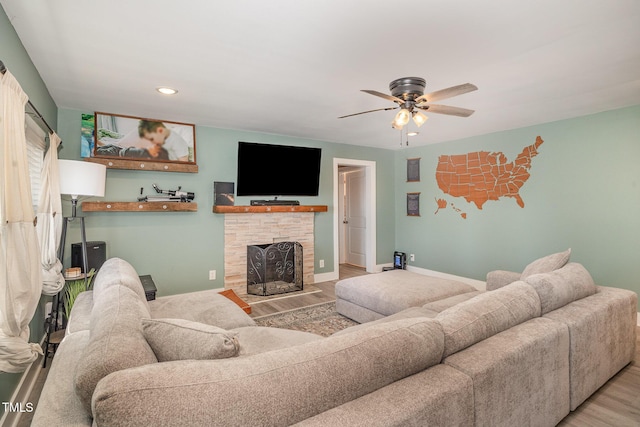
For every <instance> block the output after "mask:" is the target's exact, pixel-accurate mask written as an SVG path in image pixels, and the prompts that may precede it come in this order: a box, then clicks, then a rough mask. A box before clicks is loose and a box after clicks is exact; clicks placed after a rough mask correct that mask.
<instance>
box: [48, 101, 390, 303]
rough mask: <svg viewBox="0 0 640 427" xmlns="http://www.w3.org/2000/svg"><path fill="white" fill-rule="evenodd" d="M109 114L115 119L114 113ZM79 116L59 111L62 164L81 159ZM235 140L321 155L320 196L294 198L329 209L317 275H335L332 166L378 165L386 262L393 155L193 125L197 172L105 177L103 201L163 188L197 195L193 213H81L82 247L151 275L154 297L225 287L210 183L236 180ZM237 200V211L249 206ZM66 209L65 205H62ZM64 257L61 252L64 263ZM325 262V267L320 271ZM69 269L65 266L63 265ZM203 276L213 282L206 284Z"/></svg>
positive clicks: (380, 244) (380, 235) (318, 237)
mask: <svg viewBox="0 0 640 427" xmlns="http://www.w3.org/2000/svg"><path fill="white" fill-rule="evenodd" d="M113 113H118V112H117V111H115V112H113ZM80 118H81V112H80V111H76V110H65V109H60V111H59V122H58V127H59V134H60V136H61V138H62V139H63V140H64V141H65V148H64V150H62V151H61V152H60V158H66V159H77V158H79V156H80ZM238 141H251V142H265V143H277V144H286V145H304V146H312V147H320V148H322V164H321V169H322V171H321V175H320V193H319V196H317V197H302V198H297V199H299V200H300V202H301V203H302V204H319V205H328V206H329V211H328V212H326V213H317V214H315V230H316V231H315V241H316V243H315V260H316V262H315V266H316V268H315V273H316V274H322V273H329V272H333V271H334V269H335V266H334V265H333V209H334V208H333V206H332V204H333V170H332V168H333V159H334V158H348V159H357V160H368V161H375V162H376V171H377V176H376V180H377V183H378V185H377V196H376V197H377V200H378V201H379V203H378V206H377V212H376V215H377V262H378V263H385V262H390V258H391V253H392V252H393V250H394V248H393V242H394V241H395V236H394V231H393V227H394V208H393V206H392V204H391V203H385V201H390V200H393V191H394V186H393V168H394V162H393V151H390V150H382V149H372V148H364V147H360V146H353V145H345V144H333V143H329V142H322V141H312V140H304V139H297V138H291V137H284V136H277V135H270V134H259V133H252V132H243V131H236V130H224V129H214V128H209V127H204V126H197V125H196V144H197V146H196V153H197V163H198V169H199V170H198V173H196V174H192V173H169V172H154V171H127V170H115V169H108V170H107V188H106V194H105V197H104V199H102V200H105V201H135V200H136V198H137V197H138V195H139V194H140V188H141V187H144V194H153V189H152V187H151V185H152V184H154V183H155V184H157V185H158V186H159V187H160V188H162V189H176V188H177V187H178V186H182V189H183V190H184V191H192V192H195V194H196V198H195V202H196V203H197V204H198V211H197V212H178V213H175V212H171V213H168V212H89V213H86V214H85V216H86V220H85V221H86V228H87V239H88V240H103V241H105V242H107V256H108V257H121V258H123V259H126V260H128V261H129V262H131V263H132V265H133V266H134V267H135V268H136V270H137V271H138V273H139V274H151V275H152V277H153V280H154V282H155V283H156V286H157V287H158V294H159V295H171V294H176V293H183V292H191V291H197V290H203V289H211V288H219V287H223V286H224V279H223V278H224V254H223V247H224V215H220V214H214V213H213V212H212V208H213V182H214V181H231V182H235V180H236V156H237V144H238ZM249 200H250V198H248V197H244V198H242V197H241V198H237V199H236V204H237V205H243V204H249ZM63 206H64V207H65V208H66V209H69V204H68V203H63ZM69 233H70V234H69V236H68V238H67V244H69V243H71V242H78V241H80V237H79V230H78V229H77V226H76V227H71V229H70V230H69ZM69 256H70V251H69V249H68V248H67V249H66V250H65V258H67V259H68V258H69ZM320 259H323V260H324V261H325V267H324V268H319V266H318V261H319V260H320ZM66 264H68V260H67V261H66V263H65V265H66ZM209 270H216V280H215V281H209Z"/></svg>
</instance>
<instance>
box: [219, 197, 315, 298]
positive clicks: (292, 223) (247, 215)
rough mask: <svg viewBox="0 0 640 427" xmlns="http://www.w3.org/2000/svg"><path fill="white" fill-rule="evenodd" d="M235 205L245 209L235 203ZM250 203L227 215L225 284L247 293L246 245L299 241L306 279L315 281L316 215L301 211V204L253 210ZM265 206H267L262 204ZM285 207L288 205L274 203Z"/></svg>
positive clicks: (239, 293)
mask: <svg viewBox="0 0 640 427" xmlns="http://www.w3.org/2000/svg"><path fill="white" fill-rule="evenodd" d="M232 208H234V209H244V208H243V207H239V206H232ZM254 208H257V207H254V206H250V207H249V206H247V207H246V209H247V211H242V212H244V213H226V212H225V215H224V234H225V237H224V288H225V289H233V290H234V292H235V293H237V294H238V295H243V294H244V295H246V294H247V246H249V245H261V244H267V243H277V242H287V241H289V242H293V241H295V242H298V243H300V244H301V245H302V248H303V256H302V258H303V260H302V264H303V273H302V274H303V279H302V280H303V283H304V284H305V285H310V284H313V282H314V265H313V264H314V215H315V212H313V211H305V212H300V211H298V209H300V208H302V207H298V206H293V207H291V206H287V207H286V208H287V210H286V211H284V209H283V211H280V212H270V213H263V212H259V213H254V212H251V211H249V210H252V209H254ZM260 208H264V207H260ZM275 208H285V207H274V210H276V209H275Z"/></svg>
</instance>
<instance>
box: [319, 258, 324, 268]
mask: <svg viewBox="0 0 640 427" xmlns="http://www.w3.org/2000/svg"><path fill="white" fill-rule="evenodd" d="M319 263H320V268H324V260H323V259H321V260H320V261H319Z"/></svg>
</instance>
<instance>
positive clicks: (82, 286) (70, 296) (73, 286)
mask: <svg viewBox="0 0 640 427" xmlns="http://www.w3.org/2000/svg"><path fill="white" fill-rule="evenodd" d="M95 274H96V269H95V268H92V269H91V270H89V273H88V274H87V277H86V279H85V278H82V279H76V280H69V281H68V282H67V283H66V284H65V289H64V314H65V316H66V319H67V320H69V315H70V314H71V309H72V308H73V304H74V303H75V302H76V298H77V297H78V295H80V294H81V293H82V292H84V291H88V290H90V289H91V282H92V280H93V276H94V275H95Z"/></svg>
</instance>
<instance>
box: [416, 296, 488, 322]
mask: <svg viewBox="0 0 640 427" xmlns="http://www.w3.org/2000/svg"><path fill="white" fill-rule="evenodd" d="M482 293H483V291H473V292H467V293H466V294H460V295H454V296H452V297H449V298H443V299H441V300H438V301H433V302H430V303H427V304H425V305H423V306H422V308H425V309H427V310H430V311H433V312H436V313H440V312H442V311H445V310H446V309H448V308H451V307H453V306H454V305H457V304H460V303H461V302H464V301H467V300H470V299H471V298H473V297H475V296H476V295H480V294H482ZM427 317H431V316H427ZM434 317H435V316H434Z"/></svg>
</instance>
